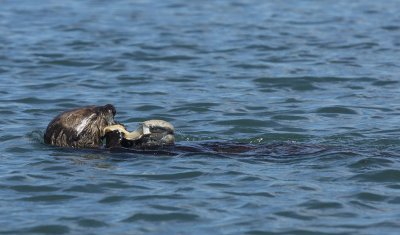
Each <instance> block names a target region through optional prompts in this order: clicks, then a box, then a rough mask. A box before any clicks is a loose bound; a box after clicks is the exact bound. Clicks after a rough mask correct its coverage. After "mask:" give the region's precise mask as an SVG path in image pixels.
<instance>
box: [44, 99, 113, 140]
mask: <svg viewBox="0 0 400 235" xmlns="http://www.w3.org/2000/svg"><path fill="white" fill-rule="evenodd" d="M115 114H116V110H115V108H114V106H113V105H111V104H107V105H104V106H89V107H84V108H78V109H74V110H70V111H66V112H63V113H61V114H60V115H58V116H57V117H55V118H54V119H53V120H52V121H51V122H50V123H49V125H48V126H47V129H46V132H45V134H44V142H45V143H47V144H51V145H56V146H61V147H74V148H98V147H100V146H101V138H102V137H103V136H104V134H105V133H104V128H105V127H107V126H110V125H114V124H116V123H115V121H114V116H115Z"/></svg>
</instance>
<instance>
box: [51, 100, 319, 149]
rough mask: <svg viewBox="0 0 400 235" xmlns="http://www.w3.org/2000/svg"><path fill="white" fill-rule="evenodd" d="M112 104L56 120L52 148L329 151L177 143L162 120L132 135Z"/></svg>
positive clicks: (284, 146) (291, 146) (277, 145)
mask: <svg viewBox="0 0 400 235" xmlns="http://www.w3.org/2000/svg"><path fill="white" fill-rule="evenodd" d="M115 114H116V110H115V108H114V106H113V105H111V104H107V105H104V106H89V107H83V108H77V109H73V110H70V111H66V112H63V113H61V114H60V115H58V116H57V117H55V118H54V119H53V120H52V121H51V122H50V123H49V125H48V127H47V129H46V132H45V134H44V142H45V143H47V144H50V145H55V146H61V147H72V148H105V149H109V150H110V151H117V152H129V153H130V152H134V153H135V152H140V153H148V154H166V155H177V154H187V153H189V154H190V153H212V154H241V155H249V156H253V155H257V156H262V155H268V156H275V155H279V156H292V155H300V154H310V153H316V152H320V151H324V150H326V148H325V147H323V146H311V145H301V144H300V145H299V144H294V143H290V144H287V143H273V144H268V145H266V144H257V145H255V144H243V143H229V142H218V141H208V142H197V143H191V142H184V143H183V144H180V143H175V137H174V127H173V126H172V125H171V124H170V123H168V122H166V121H163V120H148V121H145V122H143V123H141V124H140V125H139V128H138V129H137V130H135V131H133V132H129V131H127V130H126V128H125V126H124V125H122V124H118V123H117V122H116V121H115V120H114V116H115Z"/></svg>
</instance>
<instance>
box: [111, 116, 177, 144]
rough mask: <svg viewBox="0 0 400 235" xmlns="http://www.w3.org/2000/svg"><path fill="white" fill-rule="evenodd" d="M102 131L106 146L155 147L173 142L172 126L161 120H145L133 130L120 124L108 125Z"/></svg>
mask: <svg viewBox="0 0 400 235" xmlns="http://www.w3.org/2000/svg"><path fill="white" fill-rule="evenodd" d="M104 132H105V136H106V147H125V148H139V149H143V148H157V147H162V146H165V145H173V144H174V142H175V137H174V127H173V126H172V125H171V124H170V123H168V122H166V121H163V120H149V121H145V122H143V123H141V124H140V126H139V128H138V129H137V130H136V131H133V132H129V131H127V130H126V129H125V127H124V126H122V125H113V126H108V127H106V128H105V130H104Z"/></svg>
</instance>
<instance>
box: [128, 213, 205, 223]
mask: <svg viewBox="0 0 400 235" xmlns="http://www.w3.org/2000/svg"><path fill="white" fill-rule="evenodd" d="M197 219H199V216H198V215H195V214H190V213H178V212H171V213H136V214H134V215H132V216H130V217H129V218H127V219H125V220H123V222H137V221H148V222H168V221H180V222H194V221H196V220H197Z"/></svg>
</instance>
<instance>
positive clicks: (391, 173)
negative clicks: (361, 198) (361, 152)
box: [350, 169, 400, 183]
mask: <svg viewBox="0 0 400 235" xmlns="http://www.w3.org/2000/svg"><path fill="white" fill-rule="evenodd" d="M350 180H356V181H360V182H377V183H381V182H399V181H400V170H395V169H383V170H372V171H367V172H365V173H359V174H356V175H355V176H352V177H351V178H350Z"/></svg>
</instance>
